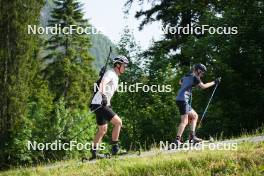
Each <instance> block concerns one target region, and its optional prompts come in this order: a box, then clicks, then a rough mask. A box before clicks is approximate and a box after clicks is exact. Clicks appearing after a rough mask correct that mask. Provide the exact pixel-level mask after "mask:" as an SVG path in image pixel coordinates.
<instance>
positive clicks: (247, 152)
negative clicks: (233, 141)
mask: <svg viewBox="0 0 264 176" xmlns="http://www.w3.org/2000/svg"><path fill="white" fill-rule="evenodd" d="M56 164H67V166H61V167H55V168H46V166H39V167H31V168H21V169H14V170H10V171H6V172H2V173H0V175H5V176H10V175H24V176H27V175H29V176H31V175H32V176H33V175H34V176H35V175H47V176H48V175H52V176H53V175H69V176H77V175H135V176H138V175H144V176H145V175H166V176H167V175H195V176H197V175H198V176H199V175H214V176H221V175H239V176H240V175H252V176H257V175H260V176H263V175H264V142H262V143H256V144H253V143H243V144H240V145H238V149H237V150H234V151H231V150H229V151H221V150H218V151H209V150H204V151H185V152H177V153H173V154H162V153H160V154H157V155H156V156H151V157H143V158H126V159H122V160H117V159H110V160H100V161H98V162H96V163H85V164H82V163H80V162H79V161H67V162H59V163H56Z"/></svg>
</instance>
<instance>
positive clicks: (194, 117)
mask: <svg viewBox="0 0 264 176" xmlns="http://www.w3.org/2000/svg"><path fill="white" fill-rule="evenodd" d="M188 116H189V119H190V121H191V123H190V125H191V131H195V128H196V124H197V121H198V114H197V113H196V112H195V110H193V109H192V110H191V111H190V112H189V113H188Z"/></svg>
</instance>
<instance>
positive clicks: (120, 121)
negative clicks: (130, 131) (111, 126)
mask: <svg viewBox="0 0 264 176" xmlns="http://www.w3.org/2000/svg"><path fill="white" fill-rule="evenodd" d="M116 126H120V127H122V120H121V119H119V120H118V121H117V122H116Z"/></svg>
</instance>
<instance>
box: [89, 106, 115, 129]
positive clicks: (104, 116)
mask: <svg viewBox="0 0 264 176" xmlns="http://www.w3.org/2000/svg"><path fill="white" fill-rule="evenodd" d="M100 106H101V105H92V108H91V109H92V110H95V111H94V113H95V115H96V123H97V125H105V124H107V122H108V121H110V120H112V118H113V117H114V116H115V115H116V113H115V112H114V111H113V110H112V108H111V106H102V107H100ZM99 107H100V108H99Z"/></svg>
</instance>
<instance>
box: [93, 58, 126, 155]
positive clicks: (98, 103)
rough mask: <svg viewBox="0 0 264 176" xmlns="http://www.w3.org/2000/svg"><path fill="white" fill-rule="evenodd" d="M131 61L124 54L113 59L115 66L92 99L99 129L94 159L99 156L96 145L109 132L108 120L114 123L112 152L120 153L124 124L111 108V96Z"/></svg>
mask: <svg viewBox="0 0 264 176" xmlns="http://www.w3.org/2000/svg"><path fill="white" fill-rule="evenodd" d="M128 63H129V61H128V59H127V58H126V57H124V56H118V57H115V58H114V59H113V64H114V67H113V68H112V69H109V70H108V71H107V72H106V73H105V74H104V76H103V78H102V81H101V83H100V86H99V90H98V91H97V92H96V94H95V95H94V97H93V99H92V105H91V109H92V110H94V111H95V114H96V122H97V125H98V131H97V133H96V135H95V138H94V140H93V143H94V145H93V146H94V148H93V149H92V150H91V153H92V159H93V158H97V157H98V155H99V154H97V153H96V146H99V144H100V142H101V140H102V138H103V136H104V135H105V133H106V132H107V126H108V124H107V122H108V121H110V122H111V123H112V124H113V125H114V128H113V131H112V154H113V155H115V154H117V153H118V150H119V146H118V138H119V133H120V129H121V126H122V120H121V119H120V118H119V116H118V115H117V114H116V113H115V112H114V111H113V110H112V108H111V98H112V96H113V95H114V93H115V91H116V90H117V88H118V76H119V75H120V74H122V73H124V72H125V68H126V67H127V64H128Z"/></svg>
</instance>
